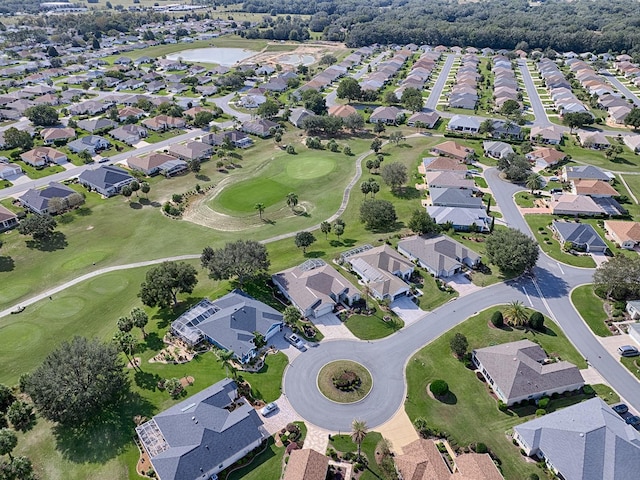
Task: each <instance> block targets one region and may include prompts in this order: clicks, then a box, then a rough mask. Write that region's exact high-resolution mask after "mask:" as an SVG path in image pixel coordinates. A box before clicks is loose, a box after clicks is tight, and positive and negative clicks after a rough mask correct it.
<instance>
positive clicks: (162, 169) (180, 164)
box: [127, 152, 189, 177]
mask: <svg viewBox="0 0 640 480" xmlns="http://www.w3.org/2000/svg"><path fill="white" fill-rule="evenodd" d="M127 165H128V166H129V168H131V169H133V170H138V171H139V172H142V173H144V174H145V175H148V176H151V175H155V174H157V173H162V174H163V175H166V176H168V177H169V176H171V175H175V174H177V173H180V172H182V171H184V170H186V169H187V168H188V167H189V166H188V165H187V162H185V161H184V160H180V159H179V158H176V157H174V156H172V155H167V154H166V153H153V152H152V153H147V154H146V155H143V156H141V157H130V158H128V159H127Z"/></svg>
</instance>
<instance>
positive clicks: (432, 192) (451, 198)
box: [429, 187, 482, 208]
mask: <svg viewBox="0 0 640 480" xmlns="http://www.w3.org/2000/svg"><path fill="white" fill-rule="evenodd" d="M429 196H430V197H431V203H433V204H434V205H436V206H443V207H468V208H482V199H481V198H480V197H474V196H473V192H472V191H471V190H468V189H463V188H440V187H433V188H431V189H429Z"/></svg>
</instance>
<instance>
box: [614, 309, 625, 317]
mask: <svg viewBox="0 0 640 480" xmlns="http://www.w3.org/2000/svg"><path fill="white" fill-rule="evenodd" d="M611 314H612V315H613V316H614V317H621V316H622V315H624V312H623V311H622V310H618V309H615V310H613V312H611Z"/></svg>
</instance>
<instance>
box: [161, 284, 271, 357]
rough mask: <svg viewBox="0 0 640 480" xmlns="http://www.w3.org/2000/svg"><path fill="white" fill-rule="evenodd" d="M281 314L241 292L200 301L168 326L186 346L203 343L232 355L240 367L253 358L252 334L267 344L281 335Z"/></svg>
mask: <svg viewBox="0 0 640 480" xmlns="http://www.w3.org/2000/svg"><path fill="white" fill-rule="evenodd" d="M283 324H284V323H283V321H282V314H281V313H280V312H278V311H277V310H275V309H274V308H272V307H270V306H269V305H265V304H264V303H262V302H259V301H258V300H256V299H255V298H253V297H251V296H249V295H247V294H246V293H244V292H242V291H241V290H233V291H232V292H230V293H228V294H226V295H225V296H224V297H221V298H219V299H217V300H215V301H211V300H209V299H208V298H205V299H204V300H201V301H200V302H199V303H198V304H196V305H194V306H193V307H191V308H190V309H189V310H187V311H186V312H185V313H183V314H182V315H180V317H178V318H177V319H176V320H174V321H173V323H171V331H172V332H173V333H174V334H175V335H177V336H179V337H180V338H182V339H183V340H184V341H185V342H187V343H188V344H190V345H195V344H197V343H199V342H201V341H203V340H206V341H208V342H209V343H211V344H213V345H216V346H217V347H219V348H222V349H223V350H227V351H232V352H233V353H234V354H235V357H236V359H237V360H238V361H239V362H240V363H246V362H248V361H249V360H251V359H252V358H254V357H255V356H256V354H257V348H256V346H255V344H254V342H253V340H254V337H255V335H254V332H260V333H261V334H262V335H263V336H264V339H265V340H266V341H267V342H268V341H269V340H270V339H271V337H273V336H274V335H275V334H276V333H278V332H280V331H282V326H283Z"/></svg>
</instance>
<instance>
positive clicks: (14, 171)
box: [0, 159, 22, 180]
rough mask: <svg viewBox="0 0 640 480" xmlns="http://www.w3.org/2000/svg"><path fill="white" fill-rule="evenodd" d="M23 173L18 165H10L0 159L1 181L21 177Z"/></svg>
mask: <svg viewBox="0 0 640 480" xmlns="http://www.w3.org/2000/svg"><path fill="white" fill-rule="evenodd" d="M21 173H22V167H21V166H20V165H18V164H16V163H8V162H4V161H2V159H0V180H6V179H7V178H10V177H14V176H16V175H20V174H21Z"/></svg>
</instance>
